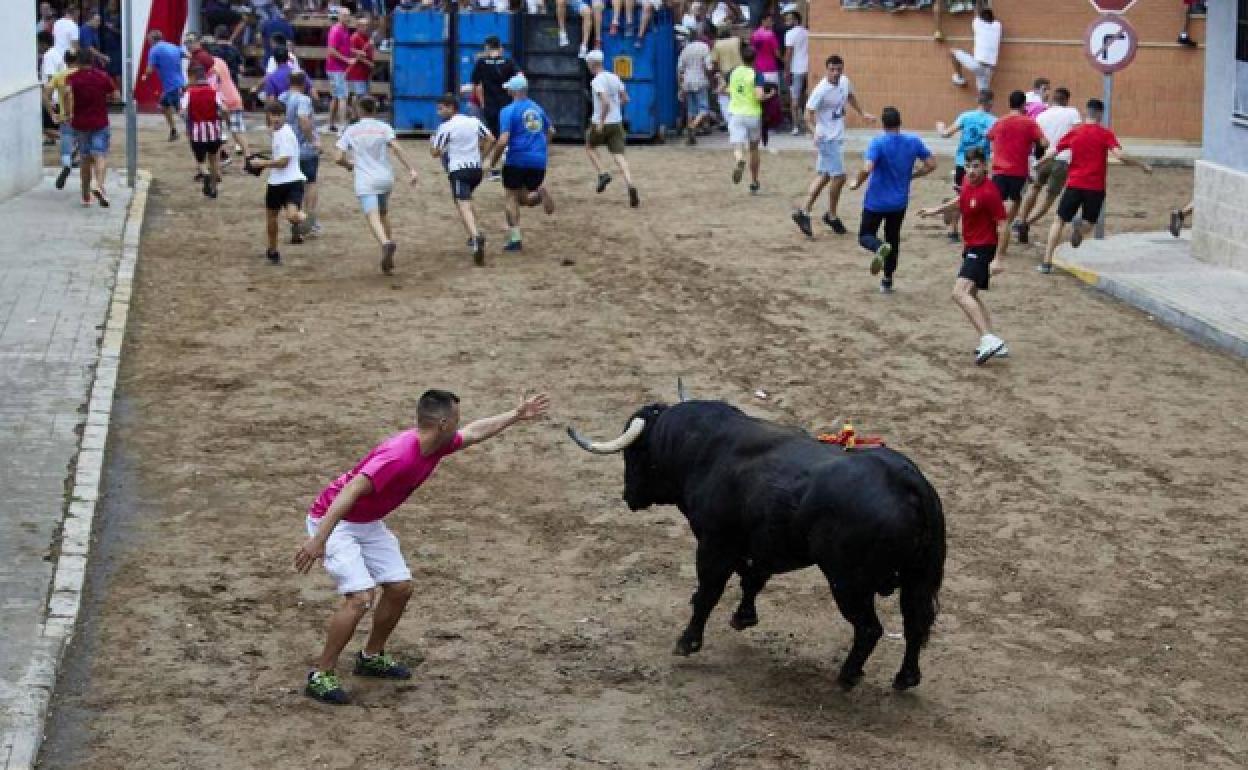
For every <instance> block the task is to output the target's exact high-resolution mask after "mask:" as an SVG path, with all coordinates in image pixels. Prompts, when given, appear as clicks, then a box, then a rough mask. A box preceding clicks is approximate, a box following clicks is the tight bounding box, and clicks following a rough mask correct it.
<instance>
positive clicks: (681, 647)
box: [672, 636, 702, 656]
mask: <svg viewBox="0 0 1248 770" xmlns="http://www.w3.org/2000/svg"><path fill="white" fill-rule="evenodd" d="M700 649H702V640H701V639H693V638H691V637H688V636H682V637H680V639H678V640H677V641H676V649H675V650H672V652H673V654H675V655H682V656H683V655H692V654H694V653H695V652H697V651H698V650H700Z"/></svg>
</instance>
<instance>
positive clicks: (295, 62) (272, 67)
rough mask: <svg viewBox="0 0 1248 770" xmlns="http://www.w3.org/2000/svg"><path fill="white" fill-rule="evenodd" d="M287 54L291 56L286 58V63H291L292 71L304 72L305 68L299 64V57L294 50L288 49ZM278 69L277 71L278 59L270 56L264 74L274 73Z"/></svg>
mask: <svg viewBox="0 0 1248 770" xmlns="http://www.w3.org/2000/svg"><path fill="white" fill-rule="evenodd" d="M286 55H287V56H289V57H290V58H289V59H287V60H286V63H287V64H289V65H290V71H291V72H303V68H302V67H300V66H299V57H298V56H295V53H294V51H287V52H286ZM276 71H277V59H274V58H273V57H272V56H270V57H269V63H268V64H266V65H264V74H266V75H272V74H273V73H274V72H276Z"/></svg>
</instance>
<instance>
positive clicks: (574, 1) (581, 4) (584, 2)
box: [568, 0, 590, 15]
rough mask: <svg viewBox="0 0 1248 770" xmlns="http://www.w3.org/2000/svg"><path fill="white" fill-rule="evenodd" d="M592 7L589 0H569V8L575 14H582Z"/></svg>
mask: <svg viewBox="0 0 1248 770" xmlns="http://www.w3.org/2000/svg"><path fill="white" fill-rule="evenodd" d="M589 9H590V6H589V0H568V10H569V11H571V12H572V13H575V14H578V15H579V14H582V13H584V12H586V11H588V10H589Z"/></svg>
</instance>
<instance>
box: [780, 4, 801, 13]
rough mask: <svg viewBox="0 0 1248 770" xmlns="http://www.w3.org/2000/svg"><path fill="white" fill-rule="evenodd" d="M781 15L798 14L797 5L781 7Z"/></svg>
mask: <svg viewBox="0 0 1248 770" xmlns="http://www.w3.org/2000/svg"><path fill="white" fill-rule="evenodd" d="M780 13H781V14H786V13H797V3H785V4H784V5H782V6H780Z"/></svg>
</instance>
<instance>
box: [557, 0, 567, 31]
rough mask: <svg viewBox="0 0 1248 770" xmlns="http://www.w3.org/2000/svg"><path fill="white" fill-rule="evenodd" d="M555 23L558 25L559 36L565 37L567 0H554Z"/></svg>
mask: <svg viewBox="0 0 1248 770" xmlns="http://www.w3.org/2000/svg"><path fill="white" fill-rule="evenodd" d="M555 23H556V24H558V25H559V34H561V35H564V36H566V35H567V34H568V1H567V0H556V2H555Z"/></svg>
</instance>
